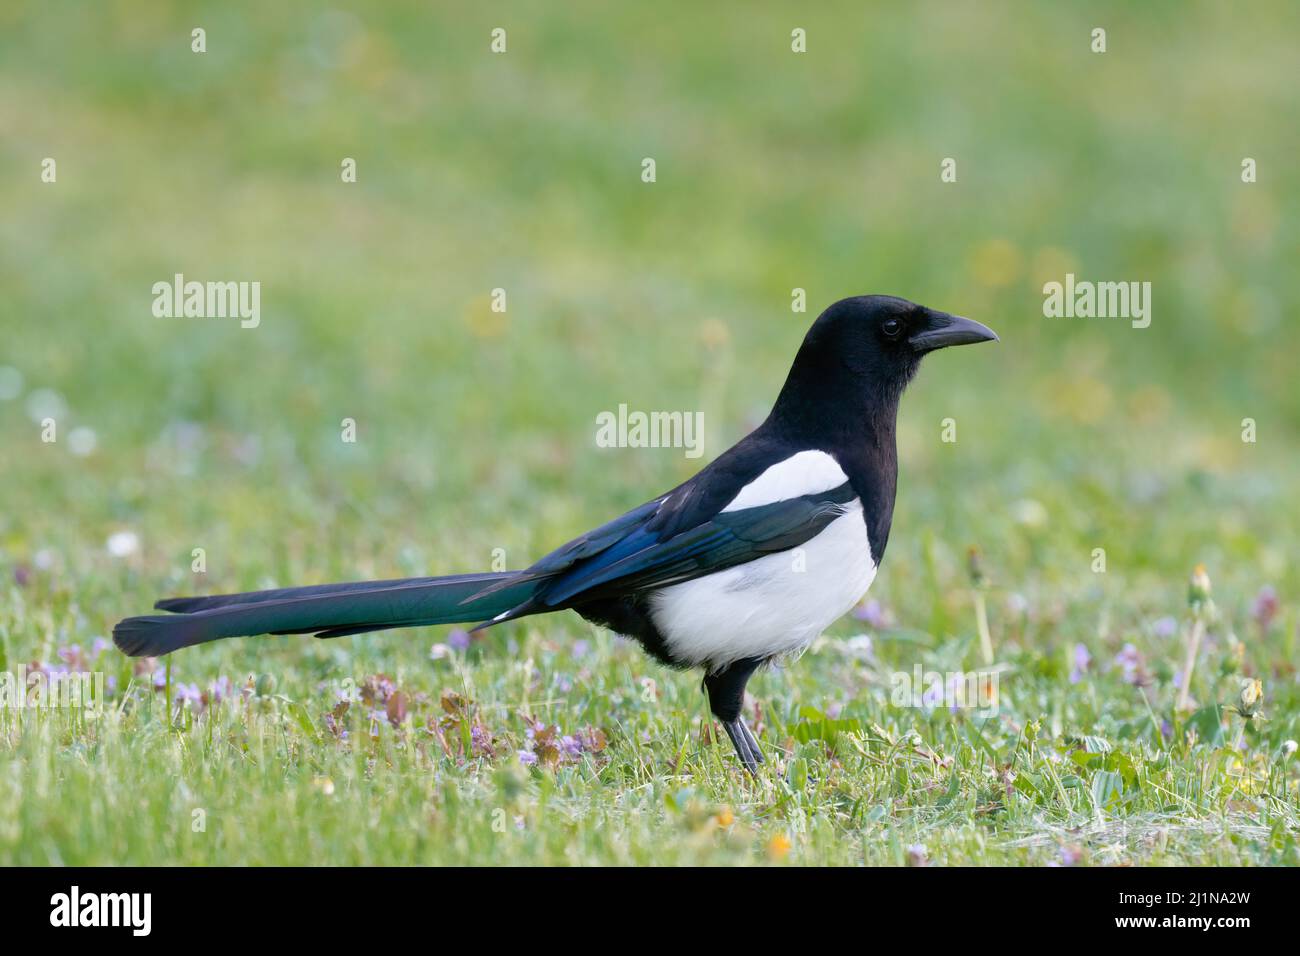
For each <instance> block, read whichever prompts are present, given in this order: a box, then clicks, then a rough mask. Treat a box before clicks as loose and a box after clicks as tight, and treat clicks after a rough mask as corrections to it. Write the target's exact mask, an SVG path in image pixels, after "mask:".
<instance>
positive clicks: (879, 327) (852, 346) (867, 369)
mask: <svg viewBox="0 0 1300 956" xmlns="http://www.w3.org/2000/svg"><path fill="white" fill-rule="evenodd" d="M997 338H998V337H997V335H996V333H994V331H993V330H992V329H990V328H989V327H988V326H986V325H981V324H980V323H979V322H976V321H974V320H973V319H964V318H962V317H961V316H959V315H950V314H948V313H947V312H937V311H935V310H934V309H927V308H926V307H925V306H923V305H917V304H916V303H915V302H909V301H907V299H899V298H897V297H895V296H892V295H860V296H854V297H853V298H851V299H841V300H840V301H839V302H836V303H835V304H834V305H832V306H831V307H830V308H829V309H827V310H826V311H825V312H823V313H822V314H821V315H820V316H819V317H818V319H817V321H816V322H815V323H813V327H812V328H811V329H810V330H809V332H808V342H813V341H815V342H816V343H817V348H818V349H827V350H829V351H830V352H832V353H834V354H835V355H836V356H838V358H839V360H840V361H841V362H842V363H843V364H845V365H847V366H848V367H849V368H850V369H852V370H853V371H855V372H857V373H859V374H863V375H866V376H869V377H874V378H875V379H876V380H877V381H878V382H880V383H881V384H884V383H885V382H889V381H895V382H901V383H902V384H904V385H905V384H907V382H908V380H909V379H911V377H912V375H914V374H915V373H916V369H917V366H918V365H919V364H920V362H921V359H922V358H923V357H924V356H926V355H928V354H929V353H931V352H933V351H935V350H937V349H942V348H947V347H948V346H950V345H970V344H972V343H975V342H989V341H997Z"/></svg>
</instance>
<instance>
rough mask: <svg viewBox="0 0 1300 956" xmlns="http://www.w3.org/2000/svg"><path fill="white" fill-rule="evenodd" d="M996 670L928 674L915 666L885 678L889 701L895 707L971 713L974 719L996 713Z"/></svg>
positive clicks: (997, 672)
mask: <svg viewBox="0 0 1300 956" xmlns="http://www.w3.org/2000/svg"><path fill="white" fill-rule="evenodd" d="M998 675H999V671H997V670H978V671H944V672H939V671H928V670H925V669H924V668H922V667H921V665H920V664H916V665H914V666H913V667H912V669H911V670H910V671H894V672H893V673H891V674H890V675H889V685H890V693H889V700H890V703H892V704H893V705H894V706H895V707H916V708H919V709H924V710H937V709H939V708H944V709H946V710H953V711H956V710H973V711H975V716H977V717H995V716H997V713H998Z"/></svg>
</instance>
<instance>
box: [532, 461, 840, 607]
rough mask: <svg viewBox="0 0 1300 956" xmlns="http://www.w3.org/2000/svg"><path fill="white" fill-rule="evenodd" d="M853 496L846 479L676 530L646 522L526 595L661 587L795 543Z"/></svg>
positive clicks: (538, 598)
mask: <svg viewBox="0 0 1300 956" xmlns="http://www.w3.org/2000/svg"><path fill="white" fill-rule="evenodd" d="M855 497H856V496H855V494H854V491H853V489H852V488H851V487H850V486H849V484H848V482H845V483H844V484H842V485H840V486H839V487H837V488H832V489H830V490H828V491H821V492H815V493H813V494H807V495H800V496H799V497H797V498H786V499H784V500H782V501H774V502H771V503H769V504H764V505H758V506H756V507H753V508H744V509H740V510H737V511H722V512H719V513H717V514H715V515H714V516H713V517H712V518H710V519H709V520H707V521H704V522H701V523H699V524H696V525H695V526H693V527H691V528H689V529H687V530H685V531H682V532H680V533H677V534H668V535H665V534H664V533H663V532H661V531H658V530H656V529H655V528H654V527H653V524H654V522H653V521H648V522H646V523H645V524H644V525H642V526H640V527H638V528H636V529H635V530H632V531H630V532H629V533H628V534H626V535H625V536H624V537H623V538H621V539H620V540H619V541H618V542H616V543H614V544H612V545H610V546H609V547H607V548H605V549H604V550H602V551H601V552H600V553H599V554H597V555H595V556H593V557H590V558H587V559H585V560H582V561H580V562H577V563H575V564H574V565H573V566H572V567H570V568H569V569H568V570H567V571H565V572H564V573H562V574H560V575H557V576H556V577H555V578H554V579H552V580H551V581H549V582H548V583H547V584H546V585H544V586H543V587H542V588H540V589H539V591H538V592H537V594H536V595H535V596H534V597H533V600H534V601H535V602H538V603H541V604H545V605H548V606H550V607H562V606H567V605H569V604H571V603H573V602H574V600H575V599H579V598H583V597H593V598H594V597H600V596H604V595H606V594H609V593H611V592H617V593H622V592H628V591H643V590H647V589H650V588H658V587H664V586H666V585H669V584H676V583H678V582H681V581H688V580H690V579H692V578H698V577H702V576H704V575H706V574H712V573H714V572H715V571H721V570H724V569H726V568H731V567H735V566H736V565H738V564H744V563H746V562H748V561H753V560H754V559H756V558H760V557H762V556H763V555H765V554H771V553H773V552H775V551H786V550H789V549H790V548H796V547H798V546H799V545H801V544H803V543H805V542H807V541H808V540H809V539H811V538H813V537H815V536H816V535H817V534H818V533H819V532H821V531H822V529H824V528H825V527H826V526H827V525H828V524H830V523H831V522H832V521H834V520H835V519H836V518H838V517H839V516H840V515H842V514H844V512H845V508H846V506H847V505H848V504H849V502H851V501H852V500H853V499H854V498H855Z"/></svg>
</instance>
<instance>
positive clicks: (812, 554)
mask: <svg viewBox="0 0 1300 956" xmlns="http://www.w3.org/2000/svg"><path fill="white" fill-rule="evenodd" d="M875 576H876V565H875V563H874V562H873V561H872V560H871V548H870V546H869V544H868V542H867V527H866V524H865V522H864V521H863V520H862V503H861V502H860V501H858V500H856V499H855V500H854V501H852V502H850V503H849V504H848V505H845V512H844V514H842V515H841V516H840V517H838V518H836V519H835V520H834V521H832V522H831V523H830V524H829V525H827V526H826V527H825V528H823V529H822V531H821V533H820V534H818V535H817V536H816V537H814V538H812V539H811V540H809V541H807V542H805V543H804V544H803V545H802V546H801V547H799V548H795V549H793V550H790V551H781V552H779V553H777V554H769V555H766V556H765V557H762V558H759V559H758V560H757V561H751V562H749V563H748V564H743V565H741V566H739V567H736V568H730V569H728V570H726V571H718V572H716V573H714V574H710V575H707V576H706V577H702V578H696V579H695V580H694V581H685V582H683V583H681V584H674V585H672V586H670V587H666V588H664V589H663V590H661V591H657V592H655V593H654V594H653V595H652V596H651V598H650V608H651V614H652V616H653V617H654V622H655V626H656V627H657V628H658V630H659V633H660V634H661V635H663V637H664V640H665V642H666V643H667V645H668V648H669V650H670V651H671V652H672V655H673V657H675V658H677V659H678V660H681V661H683V662H686V663H690V664H694V665H705V666H707V667H708V668H709V669H710V670H711V671H716V670H719V669H720V668H722V667H724V666H726V665H727V664H730V663H731V662H733V661H737V660H740V659H741V658H744V657H773V656H781V655H788V654H793V653H796V652H798V651H802V650H803V649H804V648H806V647H807V646H808V645H809V644H811V643H812V642H813V641H814V640H815V639H816V638H817V636H818V635H819V634H821V633H822V631H824V630H826V628H827V627H828V626H830V624H831V623H832V622H834V621H836V620H838V619H839V618H840V617H842V616H843V615H844V614H846V613H847V612H848V611H849V609H850V608H852V607H853V606H854V605H856V604H857V603H858V602H859V601H860V600H862V596H863V595H864V594H866V593H867V588H868V587H870V586H871V582H872V580H873V579H874V578H875Z"/></svg>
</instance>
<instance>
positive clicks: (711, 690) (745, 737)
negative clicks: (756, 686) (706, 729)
mask: <svg viewBox="0 0 1300 956" xmlns="http://www.w3.org/2000/svg"><path fill="white" fill-rule="evenodd" d="M762 663H763V659H762V658H759V657H746V658H744V659H743V660H739V661H735V662H734V663H732V664H729V665H727V668H726V669H725V670H722V671H718V672H717V673H714V674H709V675H708V676H707V677H705V678H704V689H705V692H706V693H708V695H709V709H710V710H712V711H713V715H714V716H715V717H717V718H718V720H720V721H721V722H722V727H723V729H724V730H726V732H727V736H728V737H730V738H731V745H732V746H733V747H735V748H736V756H737V757H739V758H740V762H741V764H742V765H743V766H744V768H745V769H746V770H748V771H749V772H750V773H751V774H757V773H758V765H759V764H761V763H762V762H763V751H761V750H760V749H759V748H758V741H757V740H755V739H754V735H753V734H752V733H750V730H749V727H747V726H746V725H745V719H744V718H743V717H741V716H740V711H741V706H742V705H743V704H744V701H745V684H746V683H748V682H749V678H750V675H752V674H753V673H754V671H755V670H756V669H757V668H758V666H759V665H760V664H762Z"/></svg>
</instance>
